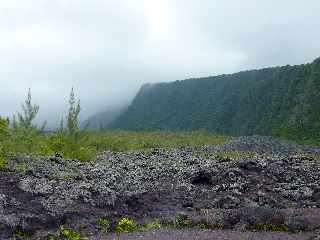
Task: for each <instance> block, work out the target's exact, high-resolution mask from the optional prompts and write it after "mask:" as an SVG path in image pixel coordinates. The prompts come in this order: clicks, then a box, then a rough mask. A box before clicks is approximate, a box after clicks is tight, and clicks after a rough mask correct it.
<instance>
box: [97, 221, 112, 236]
mask: <svg viewBox="0 0 320 240" xmlns="http://www.w3.org/2000/svg"><path fill="white" fill-rule="evenodd" d="M98 225H99V227H100V228H101V229H102V231H103V232H109V231H110V229H111V222H110V221H109V219H108V218H106V217H102V218H99V220H98Z"/></svg>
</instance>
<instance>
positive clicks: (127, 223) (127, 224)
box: [115, 217, 139, 233]
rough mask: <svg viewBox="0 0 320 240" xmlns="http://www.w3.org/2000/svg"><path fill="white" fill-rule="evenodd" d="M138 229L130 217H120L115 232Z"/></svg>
mask: <svg viewBox="0 0 320 240" xmlns="http://www.w3.org/2000/svg"><path fill="white" fill-rule="evenodd" d="M138 229H139V227H138V225H137V224H136V223H135V222H134V221H133V220H132V219H130V218H126V217H125V218H122V219H120V221H119V222H118V224H117V226H116V229H115V230H116V232H118V233H121V232H135V231H137V230H138Z"/></svg>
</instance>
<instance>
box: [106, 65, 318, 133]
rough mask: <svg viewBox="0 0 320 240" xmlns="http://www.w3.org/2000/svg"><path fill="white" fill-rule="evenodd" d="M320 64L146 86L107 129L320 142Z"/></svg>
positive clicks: (267, 69)
mask: <svg viewBox="0 0 320 240" xmlns="http://www.w3.org/2000/svg"><path fill="white" fill-rule="evenodd" d="M318 62H319V60H315V61H314V62H313V63H311V64H305V65H299V66H284V67H275V68H266V69H261V70H252V71H245V72H239V73H236V74H231V75H221V76H215V77H207V78H199V79H188V80H184V81H175V82H171V83H159V84H147V85H144V86H143V87H142V88H141V90H140V91H139V93H138V94H137V95H136V97H135V99H134V100H133V102H132V103H131V105H130V106H129V108H128V109H127V111H126V112H124V113H123V114H122V115H121V116H120V117H119V118H118V119H117V120H116V121H114V122H113V123H112V124H111V125H109V126H110V127H111V128H121V129H130V130H143V129H144V130H145V129H152V130H158V129H161V130H196V129H206V130H210V131H214V132H218V133H226V134H231V135H248V134H273V135H276V136H283V137H291V138H310V139H318V138H319V132H320V131H319V129H320V104H319V102H320V64H319V63H318Z"/></svg>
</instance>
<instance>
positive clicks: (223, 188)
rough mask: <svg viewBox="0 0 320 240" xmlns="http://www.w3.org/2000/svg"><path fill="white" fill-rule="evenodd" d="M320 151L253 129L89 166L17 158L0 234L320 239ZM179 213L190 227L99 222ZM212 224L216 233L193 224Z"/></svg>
mask: <svg viewBox="0 0 320 240" xmlns="http://www.w3.org/2000/svg"><path fill="white" fill-rule="evenodd" d="M221 151H223V152H227V153H224V154H223V155H221V154H217V153H219V152H221ZM230 151H241V152H246V153H245V154H239V156H237V154H230V157H228V152H230ZM248 152H250V154H249V153H248ZM253 152H255V153H256V154H252V153H253ZM319 154H320V149H319V148H313V147H304V146H300V145H297V144H295V143H291V142H287V141H282V140H277V139H273V138H269V137H259V136H253V137H241V138H235V139H233V140H231V141H230V142H228V143H226V144H224V145H220V146H205V147H203V148H202V149H194V148H183V149H170V150H165V149H154V150H152V151H147V152H126V153H121V152H105V153H103V154H101V155H100V156H98V157H97V158H96V159H94V160H92V161H90V162H87V163H81V162H78V161H75V160H68V159H61V158H55V157H43V158H31V157H16V158H12V159H10V160H8V164H7V169H6V170H4V171H0V182H1V185H0V239H10V238H11V237H12V234H13V233H15V234H16V235H17V236H18V235H19V236H20V237H17V239H24V238H26V237H29V238H31V239H47V235H48V233H52V234H55V233H57V231H58V230H59V228H60V227H61V226H62V225H63V226H64V227H65V228H68V229H73V230H75V231H77V232H80V233H82V235H86V236H87V237H88V239H115V238H116V237H117V238H120V239H213V238H214V239H320V237H318V233H317V231H318V229H320V185H319V183H320V156H319ZM177 215H179V216H183V217H184V218H185V219H186V220H187V222H188V223H190V226H189V227H188V228H189V229H188V230H174V229H171V228H169V229H160V230H157V231H150V232H147V233H132V234H123V235H120V236H115V235H112V233H111V234H103V233H102V232H101V229H100V227H99V225H98V222H99V219H101V218H102V217H107V218H108V219H110V220H111V222H112V225H114V224H115V223H116V222H117V221H118V219H120V218H122V217H124V216H128V217H130V218H133V219H135V221H136V222H138V223H142V222H145V221H148V220H150V219H161V220H162V221H164V222H175V219H176V216H177ZM201 224H202V225H201ZM204 224H205V226H206V228H209V229H210V230H205V231H199V230H196V228H194V229H193V228H191V226H203V225H204ZM190 228H191V229H190ZM263 229H268V230H280V231H281V232H278V233H276V232H273V231H270V232H265V231H261V230H263ZM257 230H259V231H258V232H257ZM298 232H299V233H298ZM317 237H318V238H317Z"/></svg>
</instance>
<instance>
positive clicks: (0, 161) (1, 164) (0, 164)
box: [0, 156, 7, 171]
mask: <svg viewBox="0 0 320 240" xmlns="http://www.w3.org/2000/svg"><path fill="white" fill-rule="evenodd" d="M6 165H7V162H6V160H5V159H4V157H1V156H0V171H3V170H4V169H5V168H6Z"/></svg>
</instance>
